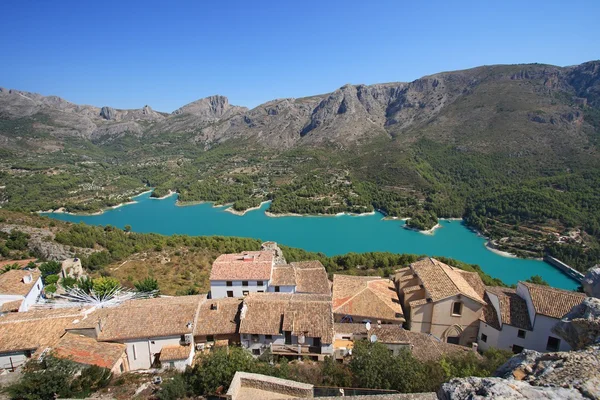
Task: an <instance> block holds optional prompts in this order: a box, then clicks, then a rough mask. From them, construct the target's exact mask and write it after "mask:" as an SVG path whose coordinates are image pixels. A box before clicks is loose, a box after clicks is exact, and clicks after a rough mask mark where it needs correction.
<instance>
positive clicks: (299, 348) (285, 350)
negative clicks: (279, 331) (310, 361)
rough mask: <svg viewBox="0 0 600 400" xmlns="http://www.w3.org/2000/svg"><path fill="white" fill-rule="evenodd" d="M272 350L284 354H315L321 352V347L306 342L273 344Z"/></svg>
mask: <svg viewBox="0 0 600 400" xmlns="http://www.w3.org/2000/svg"><path fill="white" fill-rule="evenodd" d="M271 352H272V353H273V354H282V355H313V354H321V347H320V346H309V345H306V344H301V345H298V344H271Z"/></svg>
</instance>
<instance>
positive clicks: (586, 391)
mask: <svg viewBox="0 0 600 400" xmlns="http://www.w3.org/2000/svg"><path fill="white" fill-rule="evenodd" d="M496 375H498V377H494V378H476V377H469V378H457V379H453V380H451V381H450V382H448V383H445V384H443V385H442V388H441V389H440V391H439V393H438V396H439V398H440V399H445V400H451V399H487V398H489V399H497V398H502V399H539V398H542V399H584V398H585V399H596V400H597V399H600V347H598V346H592V347H588V348H586V349H585V350H579V351H566V352H559V353H546V354H542V353H538V352H536V351H530V350H525V351H523V352H522V353H521V354H518V355H516V356H514V357H513V358H511V359H510V360H509V361H508V362H507V363H506V364H505V365H503V366H502V367H501V368H500V369H499V370H498V371H497V372H496Z"/></svg>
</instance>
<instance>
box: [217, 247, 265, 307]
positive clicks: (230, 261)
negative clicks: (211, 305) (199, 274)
mask: <svg viewBox="0 0 600 400" xmlns="http://www.w3.org/2000/svg"><path fill="white" fill-rule="evenodd" d="M273 263H274V257H273V252H272V251H245V252H243V253H239V254H221V255H220V256H219V257H217V259H216V260H215V261H214V262H213V265H212V270H211V272H210V296H211V298H213V299H220V298H223V297H243V296H246V295H248V294H249V293H256V292H266V291H267V287H268V285H269V280H270V279H271V271H272V268H273Z"/></svg>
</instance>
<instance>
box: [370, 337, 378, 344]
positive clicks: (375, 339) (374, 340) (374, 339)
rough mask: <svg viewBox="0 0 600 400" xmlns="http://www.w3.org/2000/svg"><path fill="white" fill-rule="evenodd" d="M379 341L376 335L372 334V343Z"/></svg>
mask: <svg viewBox="0 0 600 400" xmlns="http://www.w3.org/2000/svg"><path fill="white" fill-rule="evenodd" d="M376 341H377V336H376V335H371V343H375V342H376Z"/></svg>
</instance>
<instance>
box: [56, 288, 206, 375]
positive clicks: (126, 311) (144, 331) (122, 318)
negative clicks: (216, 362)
mask: <svg viewBox="0 0 600 400" xmlns="http://www.w3.org/2000/svg"><path fill="white" fill-rule="evenodd" d="M205 300H206V296H202V295H199V296H180V297H159V298H154V299H146V300H131V301H128V302H125V303H124V304H121V305H119V306H118V307H112V308H105V309H100V310H97V311H95V312H93V313H91V314H90V315H88V316H87V317H86V319H85V320H81V321H77V322H76V323H73V324H71V325H70V326H69V327H68V328H67V330H68V331H69V332H71V333H79V334H83V335H87V336H91V337H95V338H96V340H98V341H100V342H116V343H122V344H124V345H125V352H126V354H127V364H128V367H129V369H130V370H139V369H149V368H155V367H157V366H158V365H159V364H160V365H161V367H163V368H165V367H167V368H168V367H173V368H178V369H185V366H186V365H191V363H192V360H193V357H194V354H195V352H194V323H195V321H196V315H197V314H198V310H199V307H200V305H201V304H202V303H203V302H204V301H205ZM163 350H165V353H164V354H165V358H164V359H163V358H162V356H163V353H162V352H163Z"/></svg>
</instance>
